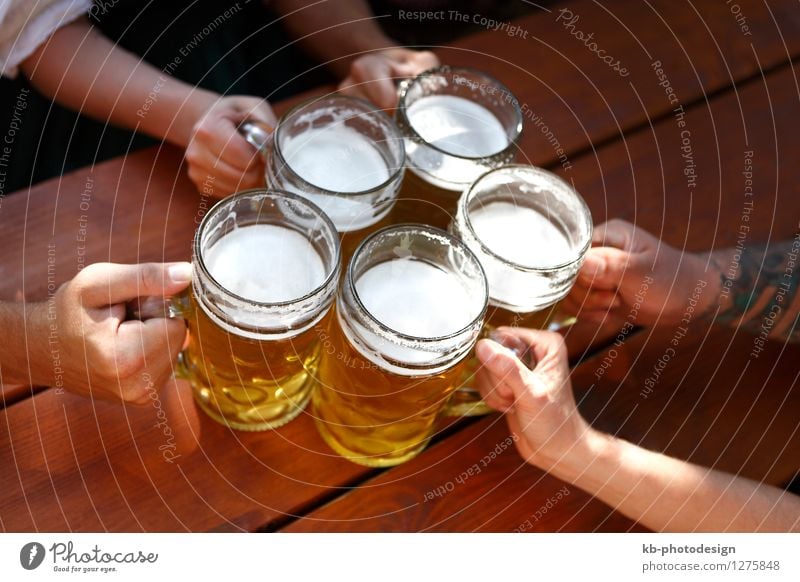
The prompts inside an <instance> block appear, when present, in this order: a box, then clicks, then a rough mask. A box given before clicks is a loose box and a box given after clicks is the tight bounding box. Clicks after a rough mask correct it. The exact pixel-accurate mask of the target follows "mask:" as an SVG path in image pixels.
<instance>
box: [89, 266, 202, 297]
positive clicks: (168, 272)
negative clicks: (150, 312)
mask: <svg viewBox="0 0 800 582" xmlns="http://www.w3.org/2000/svg"><path fill="white" fill-rule="evenodd" d="M80 277H81V280H80V282H79V286H80V287H79V288H80V295H81V298H82V300H83V304H84V306H86V307H103V306H106V305H115V304H117V303H125V302H127V301H131V300H132V299H135V298H137V297H146V296H152V295H157V296H161V297H164V296H168V295H174V294H175V293H179V292H181V291H183V290H184V289H185V288H186V287H187V286H188V285H189V282H190V281H191V280H192V265H191V263H142V264H139V265H119V264H115V263H96V264H94V265H89V266H88V267H86V268H85V269H84V270H83V271H82V272H81V275H80Z"/></svg>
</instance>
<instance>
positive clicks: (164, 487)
mask: <svg viewBox="0 0 800 582" xmlns="http://www.w3.org/2000/svg"><path fill="white" fill-rule="evenodd" d="M0 426H1V427H2V428H1V429H0V465H2V466H3V467H4V468H5V469H4V470H3V471H2V472H0V489H1V490H2V493H0V528H2V530H4V531H98V530H99V531H104V530H109V531H183V530H192V531H202V530H211V529H214V530H254V529H257V528H258V527H261V526H262V525H264V524H266V523H269V522H270V521H271V520H272V519H276V518H283V517H284V514H285V513H287V512H292V511H294V510H297V509H302V508H303V507H304V506H305V505H306V504H307V503H310V502H313V501H314V500H315V499H317V498H320V497H321V496H324V495H329V494H330V493H331V491H335V490H336V489H335V488H336V487H342V486H346V485H347V484H348V483H349V482H350V481H352V480H354V479H355V480H357V479H359V478H360V477H361V476H363V475H364V474H367V473H368V471H367V470H365V469H364V468H362V467H359V466H357V465H354V464H352V463H349V462H348V461H345V460H344V459H342V458H339V457H338V456H336V455H334V454H333V453H332V452H331V451H329V450H328V449H327V447H326V445H325V444H324V443H323V442H322V440H321V439H320V438H319V436H318V435H317V432H316V430H315V429H314V427H313V426H312V422H311V419H310V418H309V417H308V416H307V415H305V414H303V415H301V416H300V417H299V418H298V419H297V420H295V421H294V422H292V423H289V424H288V425H286V426H285V427H282V428H280V429H278V430H276V431H271V432H270V431H268V432H253V433H246V432H237V431H230V430H229V429H227V428H225V427H223V426H222V425H219V424H218V423H216V422H214V421H213V420H211V419H209V418H208V417H206V416H205V415H204V414H202V413H201V412H199V410H198V409H197V408H196V407H195V405H194V403H193V402H192V399H191V395H190V390H189V387H188V384H186V383H185V382H182V381H181V382H178V383H177V385H174V386H168V387H167V388H166V389H165V390H164V391H162V393H161V396H160V399H159V400H154V401H153V405H152V406H145V407H123V406H121V405H116V404H111V403H106V402H91V401H89V400H87V399H84V398H80V397H77V396H73V395H71V394H68V393H64V394H58V393H57V391H56V390H48V391H47V392H45V393H42V394H40V395H38V396H37V397H35V398H31V399H28V400H26V401H24V402H21V403H19V404H16V405H14V406H11V407H9V408H8V409H6V410H5V411H4V413H3V414H2V415H0Z"/></svg>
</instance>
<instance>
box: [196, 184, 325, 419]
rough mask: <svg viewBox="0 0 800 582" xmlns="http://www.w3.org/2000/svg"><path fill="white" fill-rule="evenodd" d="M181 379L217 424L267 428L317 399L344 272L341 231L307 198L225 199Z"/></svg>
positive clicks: (205, 226)
mask: <svg viewBox="0 0 800 582" xmlns="http://www.w3.org/2000/svg"><path fill="white" fill-rule="evenodd" d="M193 262H194V269H195V276H194V277H193V281H192V291H191V293H190V294H189V296H188V297H187V298H186V300H185V305H184V306H183V308H182V309H181V315H182V316H183V317H184V318H185V319H186V321H187V326H188V328H189V336H190V339H189V343H188V345H187V347H186V348H185V349H184V350H183V352H182V353H181V356H180V364H181V367H180V372H181V374H182V375H183V376H184V377H186V378H187V379H188V380H189V381H190V382H191V384H192V388H193V392H194V396H195V400H196V401H197V403H198V404H199V406H200V407H201V408H202V409H203V410H204V411H205V412H206V413H207V414H208V415H209V416H211V417H212V418H214V419H215V420H217V421H219V422H221V423H223V424H225V425H228V426H230V427H232V428H236V429H240V430H264V429H268V428H275V427H278V426H281V425H283V424H285V423H287V422H289V421H290V420H291V419H293V418H295V417H296V416H297V415H298V414H299V413H300V412H301V411H302V410H303V408H304V406H305V405H306V403H307V402H308V400H309V398H310V395H311V390H312V388H313V385H314V377H315V376H316V366H317V362H318V359H319V351H320V348H319V335H318V331H317V329H316V327H317V326H319V325H323V324H324V319H325V317H326V314H328V313H329V311H330V307H331V304H332V302H333V297H334V294H335V289H336V284H337V279H338V273H339V241H338V236H337V233H336V231H335V228H334V226H333V224H332V223H331V222H330V220H329V219H328V218H327V217H326V216H325V215H324V214H323V213H322V212H321V211H320V210H319V209H318V208H316V207H315V206H314V205H312V204H310V203H309V202H308V201H306V200H304V199H302V198H299V197H297V196H294V195H292V194H289V193H285V192H277V191H258V190H257V191H250V192H245V193H241V194H237V195H236V196H232V197H230V198H227V199H225V200H223V201H221V202H219V203H218V204H217V205H216V206H214V208H212V209H211V210H210V211H209V213H208V215H206V217H205V219H204V220H203V223H202V224H201V225H200V229H199V230H198V233H197V235H196V237H195V249H194V261H193Z"/></svg>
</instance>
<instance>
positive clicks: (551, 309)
mask: <svg viewBox="0 0 800 582" xmlns="http://www.w3.org/2000/svg"><path fill="white" fill-rule="evenodd" d="M450 230H451V232H452V233H453V234H454V235H455V236H457V237H459V238H460V239H461V240H462V241H463V242H464V244H465V245H466V246H467V247H469V249H470V250H472V252H473V253H475V255H476V256H477V257H478V260H479V261H480V263H481V265H482V266H483V269H484V271H485V272H486V278H487V279H488V281H489V310H488V313H487V318H486V327H485V330H484V332H485V333H486V334H487V335H488V333H489V332H490V331H491V330H492V329H494V328H496V327H499V326H513V327H528V328H534V329H551V330H553V329H557V328H559V327H564V326H566V325H571V324H572V323H573V322H574V318H571V317H564V316H562V315H561V314H559V312H558V302H559V301H560V300H561V299H563V298H564V297H565V296H566V295H567V293H569V291H570V289H571V288H572V285H573V284H574V283H575V279H576V277H577V276H578V270H579V269H580V266H581V264H582V263H583V258H584V256H585V255H586V251H587V250H588V249H589V246H590V245H591V241H592V215H591V213H590V211H589V207H588V206H587V205H586V202H584V200H583V198H581V196H580V194H578V193H577V192H576V191H575V189H574V188H573V187H572V186H571V185H570V184H568V183H567V182H565V181H564V180H562V179H561V178H559V177H558V176H556V175H555V174H552V173H550V172H548V171H546V170H542V169H540V168H536V167H533V166H524V165H509V166H505V167H503V168H498V169H496V170H491V171H489V172H487V173H486V174H484V175H483V176H481V177H480V178H478V179H477V180H476V181H475V183H474V184H472V186H470V188H469V189H468V190H467V191H466V192H464V194H463V195H462V196H461V198H460V199H459V201H458V209H457V212H456V216H455V219H454V220H453V223H452V225H451V228H450ZM473 365H474V366H477V363H473ZM479 401H480V396H479V395H478V393H477V391H475V390H472V389H470V388H468V387H464V388H462V389H461V390H459V392H458V393H457V394H455V395H454V396H453V403H452V405H451V410H452V412H454V413H456V414H458V415H461V416H463V415H472V414H483V413H485V412H489V409H488V408H487V407H485V406H484V405H482V404H481V403H479Z"/></svg>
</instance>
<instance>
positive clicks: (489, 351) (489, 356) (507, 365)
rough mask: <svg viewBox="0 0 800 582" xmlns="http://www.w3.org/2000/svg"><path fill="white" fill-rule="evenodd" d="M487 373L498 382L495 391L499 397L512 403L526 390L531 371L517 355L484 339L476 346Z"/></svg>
mask: <svg viewBox="0 0 800 582" xmlns="http://www.w3.org/2000/svg"><path fill="white" fill-rule="evenodd" d="M475 355H476V356H478V360H480V362H481V364H482V365H483V366H484V368H485V369H486V371H487V372H488V373H489V374H490V375H491V376H492V377H493V378H494V379H495V380H496V386H495V390H496V391H497V394H498V396H499V397H501V398H504V399H509V400H511V401H512V402H513V401H514V400H515V399H516V398H517V397H519V396H520V395H521V394H522V392H523V391H524V390H525V386H526V383H527V381H528V379H529V375H530V369H529V368H527V367H526V366H525V364H523V363H522V361H520V359H519V358H518V357H517V355H516V353H515V352H514V351H513V350H512V349H511V348H507V347H505V346H503V345H501V344H499V343H497V342H496V341H494V340H490V339H482V340H481V341H479V342H478V344H477V345H476V346H475Z"/></svg>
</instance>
